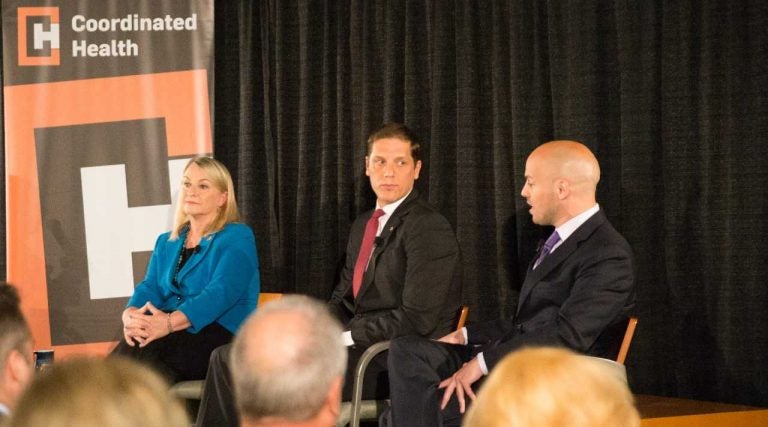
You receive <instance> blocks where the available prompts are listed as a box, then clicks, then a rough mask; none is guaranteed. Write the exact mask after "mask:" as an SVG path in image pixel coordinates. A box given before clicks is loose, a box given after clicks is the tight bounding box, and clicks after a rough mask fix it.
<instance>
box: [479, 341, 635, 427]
mask: <svg viewBox="0 0 768 427" xmlns="http://www.w3.org/2000/svg"><path fill="white" fill-rule="evenodd" d="M639 425H640V416H639V415H638V413H637V409H635V406H634V399H633V397H632V393H631V392H630V391H629V388H628V387H627V383H626V381H625V379H624V378H623V377H622V376H620V375H618V374H617V372H616V371H615V370H614V369H613V367H612V366H610V364H609V363H606V362H605V361H601V360H599V359H596V358H590V357H586V356H580V355H577V354H575V353H572V352H570V351H568V350H563V349H555V348H535V349H523V350H520V351H517V352H514V353H512V354H510V355H509V356H507V357H506V358H504V360H502V361H501V362H500V363H499V364H498V365H497V366H496V367H495V368H494V369H493V371H491V375H490V376H489V377H488V380H487V381H486V382H485V384H483V386H482V388H481V389H480V393H479V394H478V396H477V400H476V401H475V403H474V404H473V405H472V406H471V408H470V411H469V413H468V414H467V417H466V419H465V421H464V426H465V427H502V426H503V427H534V426H536V427H555V426H557V427H609V426H610V427H613V426H616V427H619V426H620V427H633V426H639Z"/></svg>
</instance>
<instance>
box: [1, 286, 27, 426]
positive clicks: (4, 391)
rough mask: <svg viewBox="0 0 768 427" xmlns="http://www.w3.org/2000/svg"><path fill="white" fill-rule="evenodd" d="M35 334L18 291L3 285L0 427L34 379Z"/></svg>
mask: <svg viewBox="0 0 768 427" xmlns="http://www.w3.org/2000/svg"><path fill="white" fill-rule="evenodd" d="M33 365H34V363H33V361H32V334H31V333H30V331H29V326H28V325H27V321H26V320H25V319H24V315H23V314H22V313H21V308H20V307H19V295H18V293H17V292H16V288H14V287H13V286H11V285H9V284H7V283H5V282H0V425H1V424H3V418H5V417H6V416H8V415H9V414H10V412H11V410H12V409H13V407H14V406H15V405H16V401H17V400H18V398H19V396H20V395H21V393H22V392H23V391H24V389H25V388H26V387H27V385H28V383H29V381H30V380H31V379H32V372H33V370H34V367H33Z"/></svg>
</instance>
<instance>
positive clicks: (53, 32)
mask: <svg viewBox="0 0 768 427" xmlns="http://www.w3.org/2000/svg"><path fill="white" fill-rule="evenodd" d="M18 23H19V34H18V38H19V65H20V66H29V65H59V63H60V62H61V52H60V50H59V8H58V7H20V8H18Z"/></svg>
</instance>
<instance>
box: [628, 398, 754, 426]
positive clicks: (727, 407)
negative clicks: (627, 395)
mask: <svg viewBox="0 0 768 427" xmlns="http://www.w3.org/2000/svg"><path fill="white" fill-rule="evenodd" d="M635 402H636V404H637V409H638V411H639V412H640V417H641V418H642V421H641V423H640V425H641V426H643V427H721V426H738V427H753V426H754V427H758V426H759V427H765V426H768V408H755V407H752V406H744V405H732V404H729V403H716V402H702V401H697V400H688V399H677V398H672V397H660V396H649V395H644V394H638V395H635Z"/></svg>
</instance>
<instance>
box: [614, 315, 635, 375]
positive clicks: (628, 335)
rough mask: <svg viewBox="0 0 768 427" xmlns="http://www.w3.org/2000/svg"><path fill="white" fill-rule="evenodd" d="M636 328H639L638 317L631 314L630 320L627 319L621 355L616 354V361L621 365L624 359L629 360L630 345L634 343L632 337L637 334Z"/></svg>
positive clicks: (620, 350)
mask: <svg viewBox="0 0 768 427" xmlns="http://www.w3.org/2000/svg"><path fill="white" fill-rule="evenodd" d="M635 328H637V317H635V316H630V318H629V320H627V331H626V332H624V339H623V340H621V347H620V348H619V355H618V356H616V363H618V364H620V365H623V364H624V361H625V360H627V354H628V353H629V346H630V345H631V344H632V338H633V337H634V336H635Z"/></svg>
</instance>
